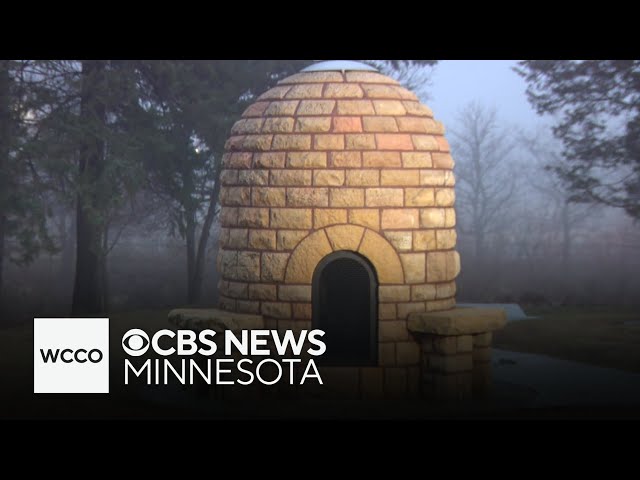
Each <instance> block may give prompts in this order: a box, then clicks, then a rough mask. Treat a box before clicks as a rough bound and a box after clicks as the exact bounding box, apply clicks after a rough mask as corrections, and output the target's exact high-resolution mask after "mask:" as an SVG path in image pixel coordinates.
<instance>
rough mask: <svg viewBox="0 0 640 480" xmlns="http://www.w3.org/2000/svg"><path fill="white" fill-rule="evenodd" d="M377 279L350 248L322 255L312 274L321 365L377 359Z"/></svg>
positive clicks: (364, 363) (356, 363)
mask: <svg viewBox="0 0 640 480" xmlns="http://www.w3.org/2000/svg"><path fill="white" fill-rule="evenodd" d="M377 286H378V282H377V279H376V275H375V270H374V269H373V267H372V266H371V264H370V263H369V262H368V261H367V260H366V259H365V258H364V257H362V256H360V255H358V254H356V253H353V252H347V251H341V252H334V253H332V254H331V255H328V256H326V257H325V258H323V259H322V260H321V261H320V263H319V264H318V266H317V267H316V269H315V271H314V273H313V321H312V323H313V328H317V329H320V330H323V331H324V332H325V336H324V338H323V340H324V342H325V344H326V346H327V351H326V352H325V353H324V355H322V357H321V358H320V359H319V360H318V363H320V364H322V365H334V366H371V365H377V362H378V321H377V318H378V311H377V310H378V299H377V291H378V289H377Z"/></svg>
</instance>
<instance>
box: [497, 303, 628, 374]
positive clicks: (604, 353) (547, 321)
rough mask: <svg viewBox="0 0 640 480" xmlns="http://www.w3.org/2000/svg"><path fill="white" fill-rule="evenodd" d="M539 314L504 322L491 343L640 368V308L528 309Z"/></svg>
mask: <svg viewBox="0 0 640 480" xmlns="http://www.w3.org/2000/svg"><path fill="white" fill-rule="evenodd" d="M526 311H527V314H528V315H536V316H539V317H540V318H537V319H531V320H519V321H515V322H510V323H508V324H507V325H506V326H505V328H503V329H502V330H500V331H498V332H496V333H495V334H494V346H495V347H496V348H502V349H505V350H513V351H517V352H527V353H539V354H545V355H549V356H552V357H557V358H562V359H566V360H575V361H579V362H584V363H588V364H591V365H597V366H601V367H610V368H619V369H621V370H627V371H630V372H636V373H640V324H639V325H635V326H633V325H624V322H627V321H633V320H636V321H637V320H640V309H638V308H635V309H633V308H621V307H606V306H598V307H590V306H589V307H544V308H540V307H538V308H530V309H526Z"/></svg>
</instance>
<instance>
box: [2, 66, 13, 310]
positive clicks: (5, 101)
mask: <svg viewBox="0 0 640 480" xmlns="http://www.w3.org/2000/svg"><path fill="white" fill-rule="evenodd" d="M9 85H10V78H9V61H8V60H2V61H0V307H2V292H3V291H2V287H3V272H4V253H5V252H4V244H5V237H6V234H7V232H6V228H7V215H6V202H7V201H8V198H6V197H7V193H8V192H7V190H8V186H7V182H8V177H9V172H8V171H7V162H8V160H9V141H10V135H11V131H10V128H11V127H10V124H11V118H10V108H9V95H10V92H9Z"/></svg>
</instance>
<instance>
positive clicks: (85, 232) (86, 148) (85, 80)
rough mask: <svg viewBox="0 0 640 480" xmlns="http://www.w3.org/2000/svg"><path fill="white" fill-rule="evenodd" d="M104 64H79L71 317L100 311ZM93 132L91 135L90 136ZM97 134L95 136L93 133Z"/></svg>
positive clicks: (93, 61) (94, 62)
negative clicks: (80, 130) (79, 132)
mask: <svg viewBox="0 0 640 480" xmlns="http://www.w3.org/2000/svg"><path fill="white" fill-rule="evenodd" d="M105 67H106V66H105V63H104V61H100V60H98V61H96V60H91V61H89V60H86V61H83V62H82V86H81V100H80V118H81V125H82V127H83V128H85V129H86V130H85V132H84V133H83V139H82V141H81V142H80V152H79V153H80V157H79V183H80V189H79V190H80V191H79V192H78V197H77V209H76V218H77V220H76V272H75V285H74V289H73V304H72V313H73V314H74V315H84V314H96V313H99V312H101V311H102V309H101V307H102V298H103V294H102V291H101V284H102V282H101V274H100V272H101V268H100V265H101V256H102V252H101V250H102V232H103V227H102V223H103V221H102V220H101V219H100V218H99V215H100V213H101V211H102V209H101V208H100V207H101V205H100V200H99V195H98V192H97V189H98V185H97V181H98V180H99V178H100V176H101V174H102V171H103V169H104V146H105V143H104V140H103V138H101V130H102V129H103V128H104V126H105V121H106V119H105V111H106V108H105V105H104V104H103V102H102V101H101V99H100V89H101V87H103V86H104V85H102V84H103V83H104V78H103V77H104V71H105ZM92 130H93V132H92ZM96 132H98V133H96Z"/></svg>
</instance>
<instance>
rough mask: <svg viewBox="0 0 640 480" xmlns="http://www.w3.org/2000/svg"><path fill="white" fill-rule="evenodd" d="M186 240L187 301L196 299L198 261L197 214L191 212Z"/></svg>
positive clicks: (188, 217)
mask: <svg viewBox="0 0 640 480" xmlns="http://www.w3.org/2000/svg"><path fill="white" fill-rule="evenodd" d="M186 217H187V219H186V225H185V226H186V231H185V235H186V240H187V303H189V304H191V303H194V301H195V290H194V283H193V279H194V275H193V274H194V272H195V262H196V222H195V214H194V213H193V212H189V213H187V215H186Z"/></svg>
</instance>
